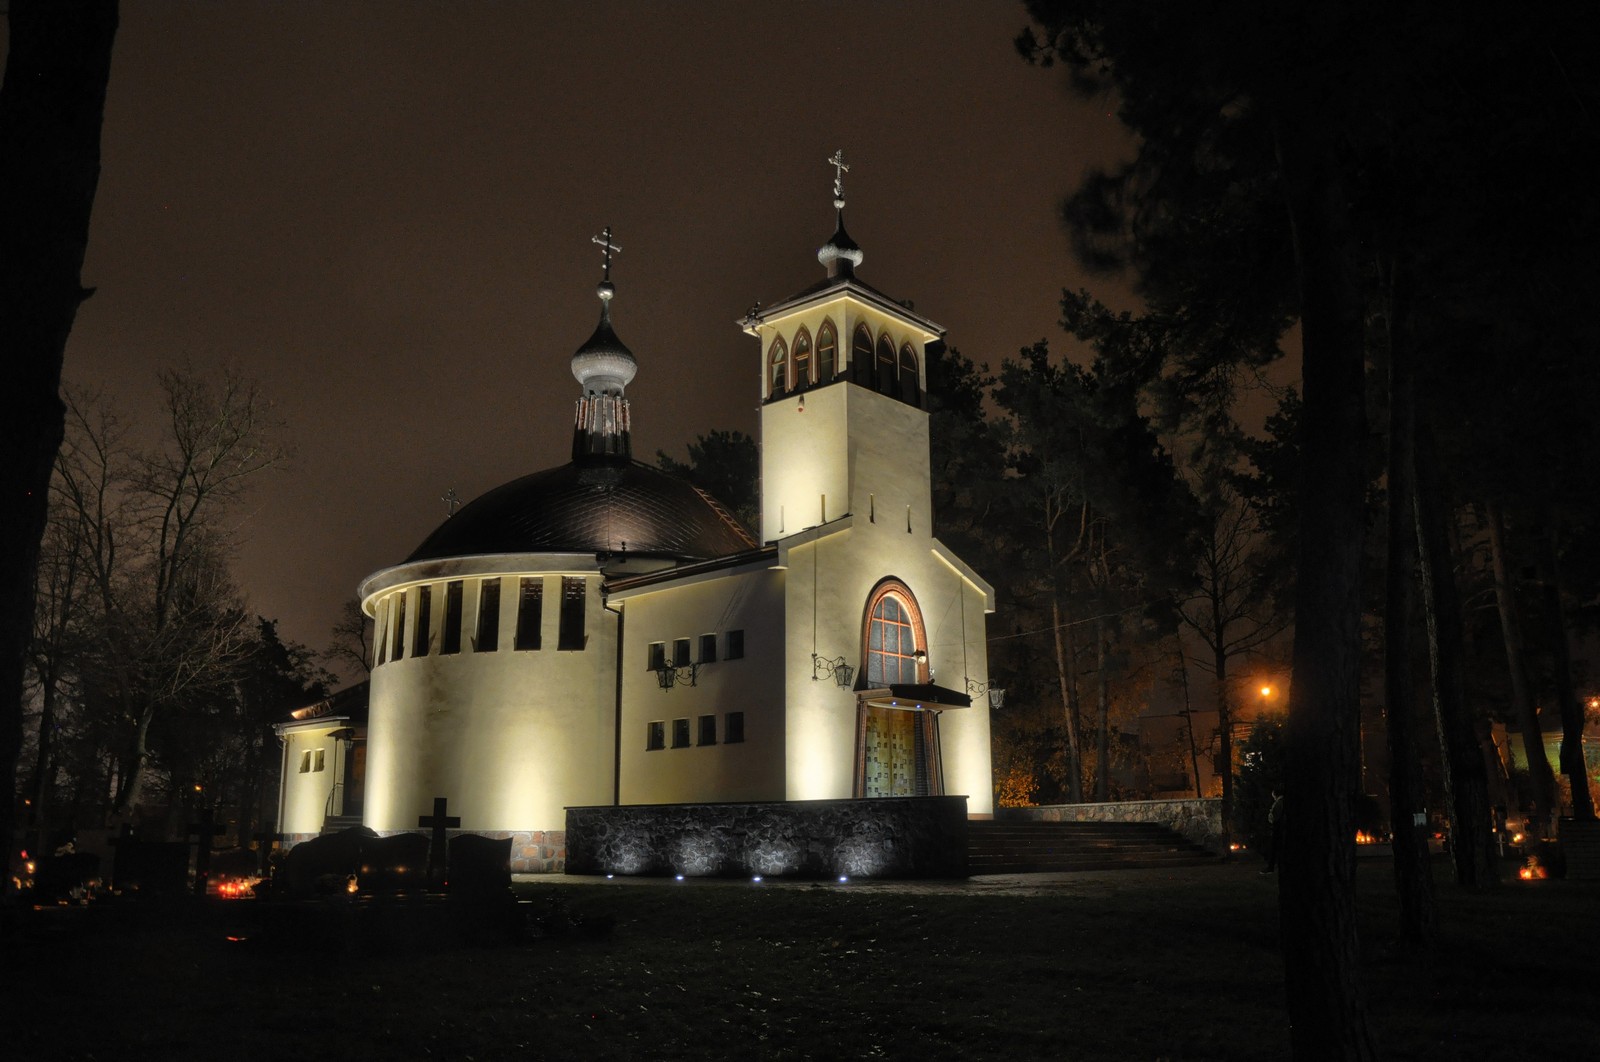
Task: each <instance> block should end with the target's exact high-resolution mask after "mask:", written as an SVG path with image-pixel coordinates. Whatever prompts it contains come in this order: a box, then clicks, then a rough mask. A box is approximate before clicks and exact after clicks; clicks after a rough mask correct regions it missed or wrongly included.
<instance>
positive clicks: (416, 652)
mask: <svg viewBox="0 0 1600 1062" xmlns="http://www.w3.org/2000/svg"><path fill="white" fill-rule="evenodd" d="M432 622H433V587H431V586H419V587H417V636H416V638H414V639H412V642H411V655H412V656H427V655H428V650H429V649H431V648H433V646H432V645H431V644H430V643H431V642H432V641H433V629H432V627H431V624H432Z"/></svg>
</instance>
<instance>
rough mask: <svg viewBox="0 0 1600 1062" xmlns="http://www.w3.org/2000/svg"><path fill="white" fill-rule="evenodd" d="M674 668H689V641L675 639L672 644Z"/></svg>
mask: <svg viewBox="0 0 1600 1062" xmlns="http://www.w3.org/2000/svg"><path fill="white" fill-rule="evenodd" d="M672 666H673V667H688V666H689V639H687V638H675V639H673V642H672Z"/></svg>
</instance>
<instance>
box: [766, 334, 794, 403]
mask: <svg viewBox="0 0 1600 1062" xmlns="http://www.w3.org/2000/svg"><path fill="white" fill-rule="evenodd" d="M767 366H768V370H767V379H768V380H770V381H771V385H772V386H771V387H770V388H769V389H768V391H767V397H769V398H777V397H778V396H779V395H781V394H783V393H785V392H786V391H788V390H789V347H788V345H787V344H786V343H784V341H783V337H782V336H779V337H778V338H777V339H774V340H773V341H772V348H771V352H770V353H769V354H768V355H767Z"/></svg>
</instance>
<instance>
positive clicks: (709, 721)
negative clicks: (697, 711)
mask: <svg viewBox="0 0 1600 1062" xmlns="http://www.w3.org/2000/svg"><path fill="white" fill-rule="evenodd" d="M716 743H717V717H716V716H714V715H702V716H701V717H700V740H699V742H697V744H701V745H715V744H716Z"/></svg>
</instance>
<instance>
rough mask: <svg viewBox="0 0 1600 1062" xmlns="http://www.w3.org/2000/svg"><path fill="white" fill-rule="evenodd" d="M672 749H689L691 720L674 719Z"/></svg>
mask: <svg viewBox="0 0 1600 1062" xmlns="http://www.w3.org/2000/svg"><path fill="white" fill-rule="evenodd" d="M672 747H673V748H675V749H686V748H688V747H689V720H687V719H674V720H673V721H672Z"/></svg>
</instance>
